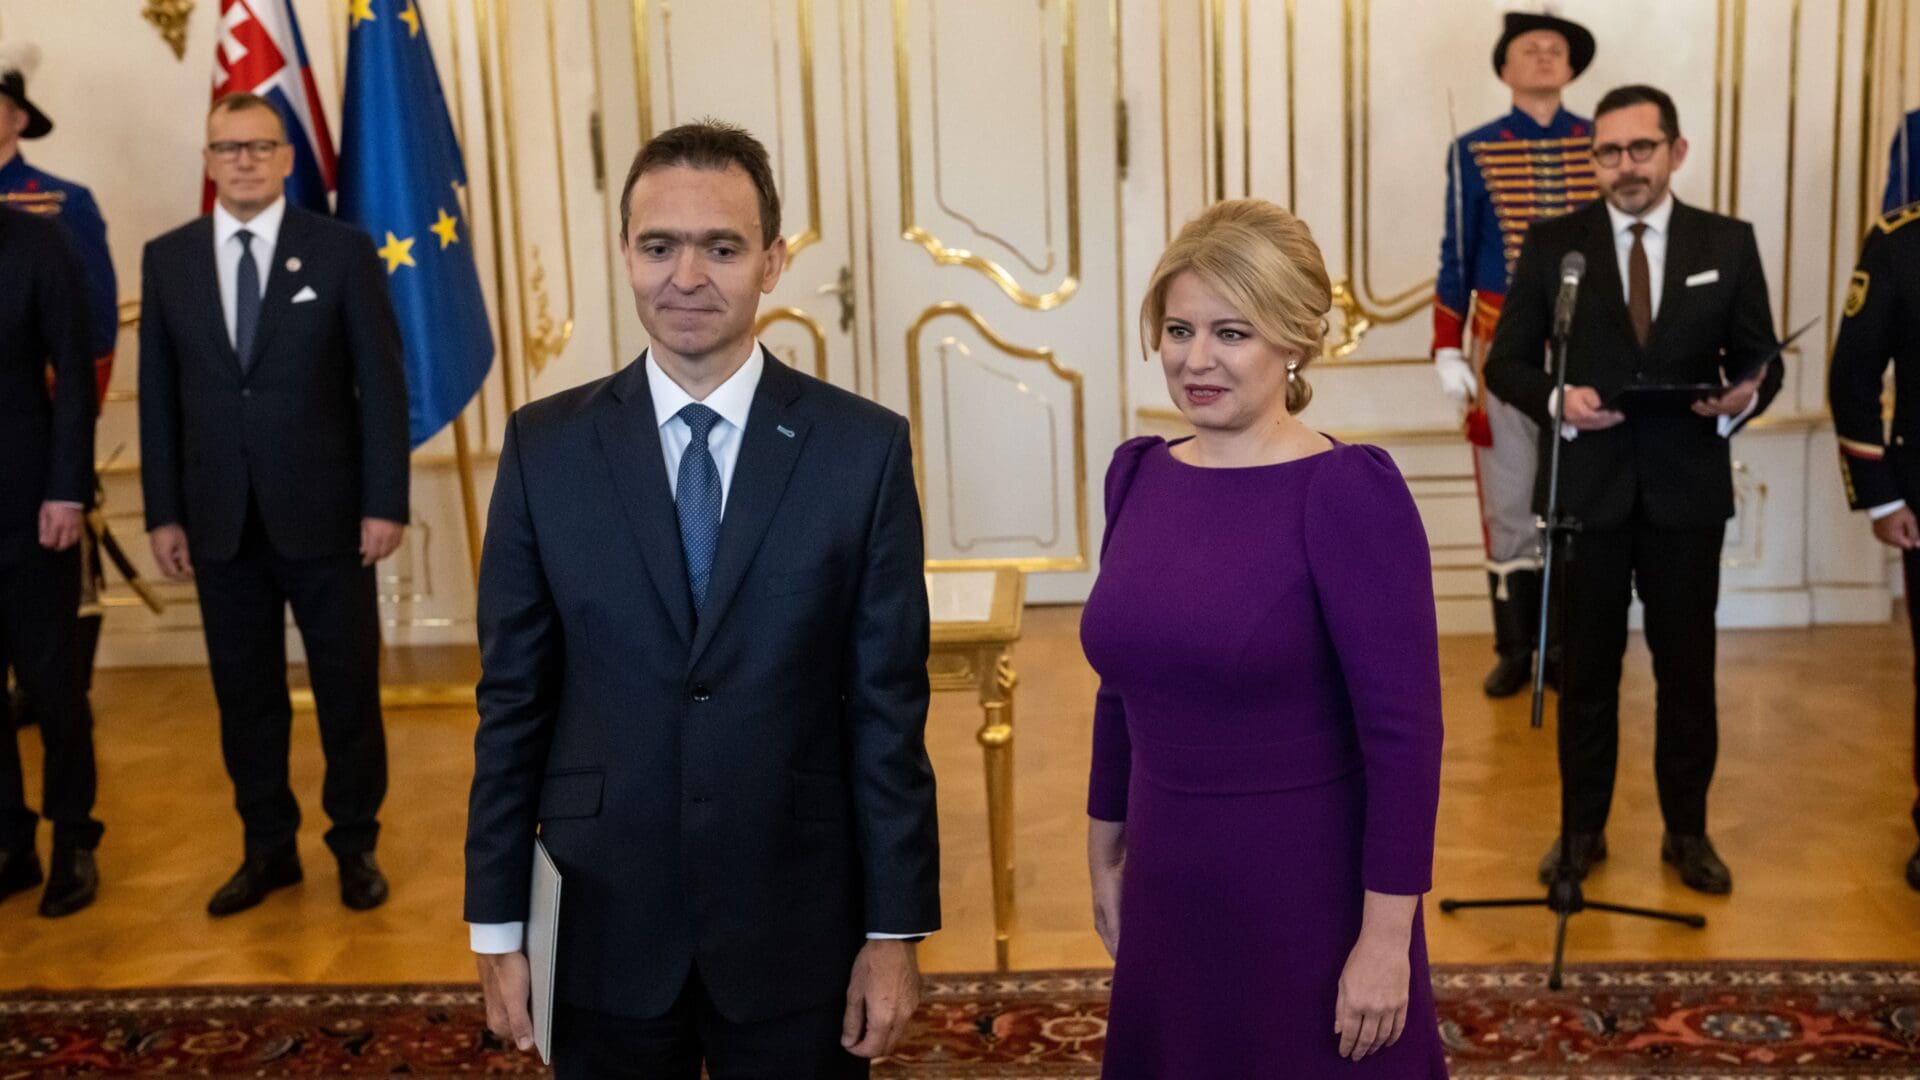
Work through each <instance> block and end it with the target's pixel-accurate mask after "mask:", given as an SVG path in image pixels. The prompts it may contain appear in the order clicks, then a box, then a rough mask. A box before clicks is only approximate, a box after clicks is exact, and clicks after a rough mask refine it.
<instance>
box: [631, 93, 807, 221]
mask: <svg viewBox="0 0 1920 1080" xmlns="http://www.w3.org/2000/svg"><path fill="white" fill-rule="evenodd" d="M675 165H686V166H689V167H691V168H695V169H712V170H715V171H720V172H724V171H725V170H726V168H727V167H728V166H729V165H737V166H739V167H740V169H741V171H742V172H745V173H746V174H747V178H748V179H749V180H752V181H753V189H754V191H756V192H758V193H759V195H760V243H761V246H763V247H772V246H773V242H774V241H775V240H777V239H779V237H780V192H778V191H777V190H775V189H774V186H773V165H772V164H771V163H770V162H769V161H768V159H767V148H766V147H765V146H763V145H761V143H760V140H759V139H756V138H754V137H753V135H752V134H751V133H749V132H748V131H747V129H746V128H743V127H741V126H740V125H738V124H729V123H727V122H726V121H724V120H715V119H712V118H707V119H703V120H696V121H694V122H693V123H691V124H681V125H680V126H679V127H676V128H668V129H667V130H665V131H663V132H661V133H660V134H658V135H655V136H654V137H653V138H651V139H648V140H647V145H645V146H643V147H641V148H640V152H639V153H637V154H635V155H633V167H632V168H629V169H628V170H627V184H626V186H625V187H623V188H621V189H620V240H621V242H622V243H625V242H626V239H627V227H628V224H629V222H630V221H631V218H632V213H633V211H632V205H631V204H632V199H633V185H634V184H636V183H638V182H639V180H640V177H641V175H642V174H643V173H649V172H652V171H653V170H655V169H665V168H670V167H672V166H675Z"/></svg>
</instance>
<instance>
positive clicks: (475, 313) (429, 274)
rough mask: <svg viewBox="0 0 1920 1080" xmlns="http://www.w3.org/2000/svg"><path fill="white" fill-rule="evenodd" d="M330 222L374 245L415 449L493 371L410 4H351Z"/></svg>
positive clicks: (434, 87) (438, 110)
mask: <svg viewBox="0 0 1920 1080" xmlns="http://www.w3.org/2000/svg"><path fill="white" fill-rule="evenodd" d="M349 7H350V14H349V16H348V20H349V26H348V31H347V35H348V36H347V81H346V93H345V101H344V102H343V104H342V106H341V116H342V124H341V132H340V172H339V191H340V204H339V208H338V215H339V216H340V217H341V218H342V219H343V220H346V221H351V222H353V223H354V224H356V225H359V226H360V227H361V228H363V229H365V230H367V233H368V234H369V235H371V236H372V237H373V244H374V247H375V248H377V249H378V250H379V253H380V257H381V259H382V260H383V261H384V262H385V264H386V268H387V286H388V289H389V291H390V292H391V293H392V295H393V308H394V313H395V314H396V315H397V316H398V317H399V319H400V337H401V339H402V341H403V342H404V343H405V345H406V351H407V357H406V362H407V397H408V412H409V419H410V421H411V427H412V432H413V445H414V446H416V447H418V446H419V445H420V444H421V443H424V442H426V441H427V440H428V439H430V438H432V437H433V436H434V434H435V433H437V432H438V431H439V430H440V429H441V428H443V427H446V426H447V425H448V424H449V423H451V422H452V421H453V419H454V417H456V416H458V415H460V410H461V409H463V408H465V407H466V404H467V402H468V401H470V400H472V399H473V395H474V394H476V393H478V392H479V390H480V384H481V383H482V382H483V381H484V380H485V379H486V377H487V369H488V368H489V367H491V366H492V364H493V331H492V330H491V328H489V326H488V324H487V306H486V300H485V298H484V297H483V296H482V295H481V292H480V274H479V272H478V271H477V270H476V269H475V268H474V256H473V236H472V233H471V232H469V231H468V227H467V218H466V213H465V210H464V209H463V207H462V198H461V197H462V195H463V194H464V193H465V190H466V183H467V173H466V168H465V166H464V165H463V164H462V162H461V158H460V144H459V140H458V139H456V138H455V137H454V133H453V121H452V120H451V119H449V117H448V115H447V100H446V97H445V96H444V95H443V94H442V93H441V91H440V76H439V73H438V72H437V71H436V70H435V68H434V65H433V52H432V50H430V49H429V48H428V47H427V28H426V26H425V25H424V24H423V23H422V22H421V19H420V12H419V10H418V8H417V7H416V6H415V0H351V3H350V5H349Z"/></svg>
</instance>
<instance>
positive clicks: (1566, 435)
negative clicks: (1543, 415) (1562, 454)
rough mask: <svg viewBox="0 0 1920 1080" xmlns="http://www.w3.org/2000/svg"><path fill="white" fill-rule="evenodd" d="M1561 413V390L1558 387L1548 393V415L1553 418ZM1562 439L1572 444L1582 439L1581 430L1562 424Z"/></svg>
mask: <svg viewBox="0 0 1920 1080" xmlns="http://www.w3.org/2000/svg"><path fill="white" fill-rule="evenodd" d="M1559 411H1560V388H1559V387H1557V386H1556V387H1554V388H1553V389H1551V390H1549V391H1547V415H1548V416H1552V415H1553V414H1555V413H1557V412H1559ZM1560 437H1561V438H1562V439H1565V440H1566V441H1568V442H1572V441H1573V440H1575V439H1577V438H1579V437H1580V429H1579V428H1577V427H1574V426H1573V425H1572V424H1561V425H1560Z"/></svg>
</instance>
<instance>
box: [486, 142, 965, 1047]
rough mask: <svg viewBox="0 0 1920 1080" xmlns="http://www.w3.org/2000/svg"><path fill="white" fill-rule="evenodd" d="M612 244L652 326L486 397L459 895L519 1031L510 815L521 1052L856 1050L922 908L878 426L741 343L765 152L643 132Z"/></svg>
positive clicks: (901, 515) (922, 622)
mask: <svg viewBox="0 0 1920 1080" xmlns="http://www.w3.org/2000/svg"><path fill="white" fill-rule="evenodd" d="M620 225H621V231H620V248H621V252H622V254H623V255H624V256H625V260H626V266H627V274H628V277H629V279H630V282H631V285H632V288H633V296H634V301H635V306H636V307H637V308H638V310H639V313H640V320H641V322H642V323H643V324H645V326H646V328H647V334H648V337H649V339H650V340H651V343H652V344H651V346H650V347H649V348H648V350H647V352H646V353H644V354H643V355H642V356H641V357H640V359H638V360H635V361H634V362H633V363H631V364H629V365H628V366H627V367H626V368H625V369H624V370H622V371H621V372H620V373H618V374H616V375H613V376H611V377H609V378H605V379H600V380H598V381H596V382H592V383H588V384H587V385H585V386H581V387H577V388H575V389H573V390H569V391H566V392H564V393H560V394H556V395H554V396H553V397H550V398H547V399H545V400H544V401H537V402H534V403H533V404H530V405H528V406H526V407H525V408H522V409H521V410H520V411H519V412H517V413H515V414H514V416H513V418H512V419H511V420H510V421H509V423H508V426H507V432H506V441H505V445H504V446H503V447H502V449H501V453H500V470H499V477H498V479H497V480H496V481H495V486H494V492H493V505H492V509H491V511H490V513H489V515H488V522H487V542H486V547H485V554H484V556H483V559H482V564H481V570H480V603H479V614H480V649H481V663H482V666H483V669H484V674H483V675H482V676H481V680H480V687H479V705H480V730H479V732H478V734H477V735H476V737H475V740H474V749H475V759H476V760H475V767H474V778H473V794H472V799H471V802H470V810H469V817H468V826H467V897H466V918H467V920H468V921H469V922H470V923H472V924H474V925H473V927H472V931H471V934H472V944H473V948H474V951H475V952H476V953H477V954H479V959H478V964H479V968H480V979H481V985H482V987H483V988H484V990H485V991H486V997H487V1015H488V1024H489V1026H490V1027H491V1028H492V1029H493V1030H494V1032H495V1033H496V1034H499V1035H501V1036H503V1037H511V1038H513V1039H514V1040H515V1041H517V1042H518V1043H519V1044H520V1045H521V1046H523V1047H525V1046H528V1045H530V1044H531V1038H530V1036H531V1028H530V1025H529V1022H528V1010H527V1004H528V964H527V959H526V957H525V956H524V955H522V954H521V953H520V952H519V950H520V948H521V944H522V934H523V931H524V921H525V919H526V918H527V912H528V882H529V874H530V866H531V865H532V859H533V845H534V839H535V835H536V831H537V834H538V836H539V838H540V839H541V840H542V841H544V842H545V844H546V847H547V850H548V851H549V852H550V853H551V855H552V857H553V860H554V863H555V865H556V866H557V867H558V868H559V870H560V873H561V875H562V878H563V881H564V888H563V890H562V908H561V915H560V920H559V945H558V960H557V973H556V976H555V977H556V980H557V991H556V1002H557V1004H556V1012H555V1017H554V1027H553V1041H554V1050H553V1054H554V1067H555V1073H556V1075H557V1076H558V1077H559V1078H561V1080H568V1078H570V1077H595V1078H600V1077H614V1076H622V1077H629V1076H630V1077H648V1078H667V1080H697V1078H698V1077H699V1076H700V1073H701V1066H702V1063H703V1061H704V1063H705V1065H706V1068H707V1069H708V1072H709V1074H710V1075H711V1076H713V1077H714V1078H715V1080H740V1078H747V1077H760V1078H766V1080H774V1078H778V1080H808V1078H826V1077H835V1078H838V1077H859V1076H865V1075H866V1074H867V1064H866V1060H865V1059H867V1058H871V1057H875V1056H877V1055H879V1054H882V1053H885V1052H886V1051H887V1050H888V1049H889V1048H890V1047H891V1046H892V1045H893V1044H894V1042H895V1041H896V1040H897V1039H898V1038H899V1036H900V1034H901V1032H902V1031H903V1030H904V1028H905V1026H906V1022H907V1020H908V1018H909V1017H910V1016H911V1015H912V1013H913V1009H914V1005H915V1003H916V1001H917V1000H918V997H919V970H918V967H917V963H916V961H915V958H914V945H913V943H912V939H917V938H918V937H921V936H924V935H925V934H927V933H929V932H931V931H933V930H935V929H937V928H938V925H939V919H940V901H939V878H940V871H939V852H938V844H937V840H936V835H935V834H936V821H935V815H934V786H933V770H932V767H931V765H930V764H929V763H928V760H927V754H926V747H925V743H924V739H923V736H924V733H925V727H926V715H927V696H928V685H927V672H926V661H927V644H928V617H927V594H926V584H925V579H924V577H923V573H922V571H923V562H922V558H923V557H922V542H921V532H920V509H919V500H918V498H917V497H916V495H915V493H914V477H913V461H912V452H911V448H910V443H909V441H908V432H907V423H906V421H905V420H904V419H902V418H901V417H900V416H898V415H895V414H894V413H891V412H888V411H887V410H885V409H883V408H881V407H880V406H878V405H875V404H873V403H871V402H868V401H865V400H862V399H861V398H858V397H855V396H853V395H852V394H849V393H846V392H845V391H842V390H839V389H837V388H835V387H833V386H830V385H828V384H826V383H823V382H820V381H818V380H815V379H812V378H809V377H808V376H806V375H803V374H800V373H799V372H796V371H793V370H791V369H789V368H787V367H786V366H785V365H783V364H781V363H780V362H779V361H777V360H775V359H774V358H773V357H772V356H771V355H770V354H768V353H767V352H766V350H765V349H763V348H762V347H761V346H760V345H759V343H758V342H757V341H755V340H754V333H753V325H754V312H755V309H756V308H757V306H758V304H759V298H760V295H761V294H762V293H765V292H771V291H772V290H773V288H774V286H775V284H776V283H777V282H778V281H779V279H780V271H781V268H782V265H783V263H784V261H785V258H786V241H785V240H784V239H783V238H782V237H781V235H780V201H779V195H778V194H777V193H776V191H775V190H774V184H773V175H772V170H771V168H770V166H769V164H768V161H767V152H766V149H765V148H764V147H763V146H761V145H760V143H759V142H758V141H757V140H755V139H754V138H753V137H752V136H751V135H749V134H747V133H746V132H745V131H742V130H741V129H739V128H736V127H732V126H730V125H725V124H719V123H712V122H707V123H699V124H691V125H687V126H685V127H680V128H675V129H673V130H671V131H667V132H663V133H662V134H660V135H659V136H658V137H656V138H655V139H653V140H652V141H651V142H649V143H648V144H647V145H646V146H645V147H643V148H642V149H641V151H640V153H639V155H638V156H637V157H636V158H635V159H634V163H633V167H632V168H631V170H630V171H629V172H628V174H627V182H626V187H625V189H624V190H623V192H622V197H621V222H620Z"/></svg>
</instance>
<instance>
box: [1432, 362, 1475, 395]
mask: <svg viewBox="0 0 1920 1080" xmlns="http://www.w3.org/2000/svg"><path fill="white" fill-rule="evenodd" d="M1433 373H1434V374H1435V375H1438V376H1439V377H1440V389H1442V390H1444V391H1446V394H1447V396H1448V397H1450V398H1452V399H1453V403H1454V404H1455V405H1466V404H1468V403H1469V402H1471V401H1473V392H1474V390H1475V389H1476V388H1478V386H1479V381H1478V380H1476V379H1475V378H1474V377H1473V365H1472V364H1469V363H1467V358H1466V357H1465V356H1462V355H1461V353H1460V350H1459V349H1440V350H1437V351H1436V352H1435V353H1434V354H1433Z"/></svg>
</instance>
